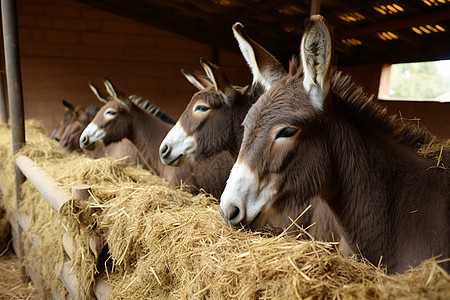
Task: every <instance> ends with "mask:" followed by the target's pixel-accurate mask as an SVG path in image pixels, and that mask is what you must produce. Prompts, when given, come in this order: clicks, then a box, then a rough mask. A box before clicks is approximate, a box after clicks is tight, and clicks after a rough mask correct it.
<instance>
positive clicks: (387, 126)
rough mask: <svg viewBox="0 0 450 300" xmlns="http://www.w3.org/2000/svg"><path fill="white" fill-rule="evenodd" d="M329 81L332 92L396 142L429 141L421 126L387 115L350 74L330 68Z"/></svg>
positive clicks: (417, 143) (423, 142)
mask: <svg viewBox="0 0 450 300" xmlns="http://www.w3.org/2000/svg"><path fill="white" fill-rule="evenodd" d="M330 81H331V82H330V84H331V91H332V92H333V94H335V95H336V96H338V97H339V98H341V99H342V100H344V101H345V102H347V103H348V104H350V105H351V107H352V108H354V109H355V111H357V112H359V113H360V114H361V115H362V116H363V117H364V118H366V119H367V120H370V121H371V122H372V123H373V124H375V126H376V127H377V128H379V129H380V130H382V132H384V133H385V134H387V135H390V136H391V137H392V138H393V139H394V140H395V141H396V142H398V143H400V144H403V145H406V146H411V147H414V148H418V147H420V146H422V145H423V144H426V143H429V142H431V140H432V138H433V137H432V136H431V135H430V134H429V133H428V132H427V131H426V130H425V129H423V128H422V127H419V126H417V125H413V124H412V123H405V122H404V120H403V119H401V118H398V117H397V116H395V115H391V116H390V115H388V114H387V110H386V108H383V107H381V106H380V104H378V103H376V100H374V96H373V95H368V94H366V93H365V92H364V90H363V88H362V87H361V86H359V85H357V84H356V83H355V82H353V80H352V78H351V76H350V75H347V74H344V73H343V72H341V71H335V70H332V72H331V80H330Z"/></svg>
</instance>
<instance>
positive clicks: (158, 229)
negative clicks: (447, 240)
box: [0, 121, 450, 299]
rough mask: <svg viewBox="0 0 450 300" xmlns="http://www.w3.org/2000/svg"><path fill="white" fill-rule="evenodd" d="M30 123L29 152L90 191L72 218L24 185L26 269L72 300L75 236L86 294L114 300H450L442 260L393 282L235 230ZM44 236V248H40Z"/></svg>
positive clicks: (284, 241)
mask: <svg viewBox="0 0 450 300" xmlns="http://www.w3.org/2000/svg"><path fill="white" fill-rule="evenodd" d="M26 124H27V127H26V128H27V131H26V133H27V146H26V147H25V149H24V150H23V151H22V154H25V155H27V156H29V157H30V158H31V159H33V160H34V161H35V162H36V163H37V164H38V165H39V166H41V167H42V168H43V169H45V170H46V171H47V172H48V173H49V174H50V175H51V176H52V177H53V178H54V179H55V180H56V181H58V182H60V183H61V184H62V185H63V186H64V187H65V188H67V189H68V190H70V189H71V188H72V187H73V186H75V185H77V184H88V185H90V186H91V188H92V189H91V190H92V193H91V197H90V198H89V199H88V200H86V201H76V200H73V202H72V203H71V207H72V209H71V210H69V213H67V214H66V215H64V216H59V215H57V214H56V213H54V212H53V210H52V209H51V208H50V207H49V205H47V204H46V202H45V200H43V199H42V197H41V196H40V195H39V194H38V193H37V191H36V190H35V189H34V187H32V186H31V185H30V184H29V183H25V184H24V185H23V186H22V192H23V196H24V200H23V202H22V204H21V206H20V210H21V211H28V212H32V216H33V217H32V219H33V222H32V225H31V226H30V229H29V231H28V233H27V234H26V235H25V237H24V239H25V240H26V241H27V242H25V248H26V249H25V250H26V251H25V253H26V260H25V264H26V267H27V268H34V267H36V270H37V271H38V272H40V274H41V276H43V277H44V278H45V282H46V283H47V287H46V288H47V289H48V290H49V291H50V292H52V293H59V294H63V293H64V291H63V288H62V285H61V283H60V282H59V278H58V277H59V274H60V272H59V270H60V268H61V266H62V264H63V262H64V259H65V254H64V252H63V248H62V243H61V238H62V235H63V234H64V232H68V233H69V235H70V236H72V237H73V238H74V243H75V253H74V259H73V267H74V268H76V269H77V270H78V278H79V280H80V286H81V288H82V289H83V290H85V291H87V289H88V287H89V286H90V284H92V283H93V282H94V281H95V280H96V279H98V278H100V277H101V278H103V279H104V280H105V281H106V282H107V283H108V285H109V286H110V287H111V288H112V290H111V294H110V298H111V299H117V298H122V299H144V298H152V299H153V298H164V299H167V298H177V299H178V298H182V299H202V298H212V299H223V298H238V299H254V298H269V299H272V298H275V299H287V298H290V299H292V298H313V299H340V298H343V297H345V298H367V299H380V298H382V299H384V298H398V299H401V298H403V299H405V298H408V299H423V298H427V299H445V298H449V297H450V276H449V275H448V274H447V273H446V272H445V271H444V270H442V269H441V268H440V267H439V266H438V265H437V263H436V261H434V260H430V261H426V262H424V263H423V264H422V265H420V266H419V267H416V268H414V269H412V270H410V271H409V272H407V273H406V274H403V275H391V276H388V275H386V273H385V272H384V270H383V269H380V268H377V267H375V266H372V265H371V264H369V263H367V262H365V261H364V260H363V259H361V258H358V257H352V258H344V257H342V256H341V255H340V254H339V253H338V251H337V250H336V248H337V245H336V244H333V243H323V242H318V241H311V240H306V239H304V240H302V239H300V240H295V239H293V238H290V237H287V236H285V235H279V236H272V235H271V234H270V232H267V233H252V232H247V231H244V230H235V229H232V228H229V227H227V226H226V225H225V224H224V222H223V220H222V219H221V217H220V215H219V213H218V202H217V200H216V199H214V198H212V197H211V196H209V195H207V194H199V195H196V196H192V195H191V194H189V193H187V192H184V191H182V190H181V189H179V188H175V187H173V186H171V185H170V184H168V183H167V182H166V181H164V180H162V179H161V178H159V177H157V176H154V175H152V174H151V173H149V172H148V171H145V170H142V169H141V168H136V167H133V166H129V165H126V164H125V163H123V162H120V161H115V160H112V159H109V158H102V159H97V160H92V159H90V158H86V157H84V156H79V155H77V154H68V153H64V152H61V151H60V150H59V148H58V145H57V144H56V143H54V142H52V141H50V140H49V139H48V137H47V136H46V134H45V130H43V127H42V124H40V123H38V122H36V121H27V123H26ZM2 126H3V127H1V128H0V138H1V141H2V142H1V144H0V152H1V153H2V154H5V156H2V157H3V159H2V160H1V161H0V168H1V169H0V170H1V174H0V182H1V183H2V184H3V185H4V186H7V187H8V189H7V191H5V198H4V199H5V200H4V204H5V207H6V210H7V211H8V213H13V214H15V210H14V207H15V205H14V204H13V201H12V200H11V199H13V198H12V197H11V195H12V194H13V191H11V187H13V179H14V178H13V177H12V176H11V173H12V164H11V163H10V162H11V153H10V152H9V150H7V149H9V148H11V146H10V142H9V143H8V139H7V137H6V135H8V134H10V131H9V129H8V128H7V126H6V125H2ZM9 140H10V139H9ZM447 146H448V144H447ZM447 146H446V147H447ZM442 147H443V146H442ZM439 149H440V148H439V147H438V150H439ZM433 151H436V149H434V150H433ZM87 235H98V236H101V238H102V240H103V242H104V244H105V246H106V247H105V249H107V250H105V252H106V251H107V253H105V255H101V256H100V257H97V256H96V255H94V254H93V253H92V251H90V250H89V247H88V242H87V239H86V236H87ZM36 237H39V239H40V244H39V245H34V244H33V239H34V240H35V238H36ZM374 242H375V241H374ZM35 244H36V243H35ZM37 248H39V250H37Z"/></svg>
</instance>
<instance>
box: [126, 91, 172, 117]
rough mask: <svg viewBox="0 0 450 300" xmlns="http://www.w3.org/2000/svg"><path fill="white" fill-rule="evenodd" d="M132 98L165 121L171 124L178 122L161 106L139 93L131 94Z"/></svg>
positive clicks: (135, 102)
mask: <svg viewBox="0 0 450 300" xmlns="http://www.w3.org/2000/svg"><path fill="white" fill-rule="evenodd" d="M130 99H131V101H132V102H133V103H134V104H136V105H137V106H139V107H140V108H142V109H143V110H145V111H147V112H149V113H150V114H152V115H154V116H155V117H157V118H159V119H161V120H163V121H164V122H166V123H169V124H175V123H176V121H175V120H174V119H173V118H172V117H171V116H169V115H168V114H167V113H166V112H164V111H162V110H161V108H159V106H157V105H155V104H153V103H151V102H150V100H148V99H144V98H143V97H141V96H138V95H131V96H130Z"/></svg>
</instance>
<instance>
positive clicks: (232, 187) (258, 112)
mask: <svg viewBox="0 0 450 300" xmlns="http://www.w3.org/2000/svg"><path fill="white" fill-rule="evenodd" d="M311 28H314V29H320V30H328V29H327V26H326V24H325V21H324V20H323V19H322V18H321V17H319V16H314V17H312V18H311V19H310V22H309V23H308V26H307V27H306V31H305V35H304V37H303V40H305V39H307V40H309V39H311V40H313V41H315V42H316V43H318V44H320V43H323V45H326V44H327V43H331V40H326V41H323V40H322V39H315V38H317V36H315V34H314V32H316V30H310V29H311ZM311 33H313V34H311ZM320 36H323V35H320ZM302 45H304V43H302ZM323 45H322V46H323ZM330 47H331V46H330ZM330 47H329V48H328V49H327V51H328V52H331V51H332V49H331V48H330ZM302 50H303V49H302ZM301 53H302V55H306V56H307V57H305V58H303V61H305V60H310V61H314V60H316V61H318V59H317V57H309V56H310V55H312V56H314V55H316V54H315V53H314V52H313V53H312V54H308V51H301ZM325 56H326V57H328V58H327V59H326V61H325V64H326V65H328V66H326V67H325V68H326V69H327V68H329V62H330V60H331V56H330V55H328V54H326V55H325ZM319 63H322V64H323V63H324V62H319ZM313 65H315V64H312V65H311V66H313ZM311 66H309V67H311ZM319 67H322V66H319ZM304 68H306V69H307V68H308V66H305V65H304V64H303V65H302V66H300V65H294V67H293V68H292V69H293V70H291V72H290V73H289V74H285V76H284V77H283V78H282V79H280V80H279V81H278V82H276V83H274V84H273V85H272V86H271V89H270V90H269V91H267V92H266V93H265V94H264V95H263V96H262V97H261V99H260V100H259V101H258V102H257V103H256V104H255V105H254V106H253V107H252V108H251V109H250V111H249V113H248V114H247V116H246V118H245V120H244V127H245V130H244V137H243V143H242V146H241V149H240V153H239V156H238V161H237V163H236V165H235V166H234V167H233V171H232V173H231V175H230V179H229V181H228V185H227V187H226V189H225V191H224V193H223V196H222V201H221V211H222V214H223V215H224V217H225V219H226V221H227V222H231V223H233V224H234V223H236V222H241V223H242V222H243V223H246V222H250V223H251V222H252V221H253V220H252V219H249V218H248V216H249V213H251V214H252V215H257V217H258V218H260V217H261V215H264V214H265V212H266V211H271V209H270V206H272V205H277V203H278V202H279V200H280V199H282V198H281V197H280V195H285V194H295V195H297V199H296V203H297V205H300V204H301V203H304V202H305V201H307V200H308V199H309V198H311V197H313V196H315V195H318V194H319V195H320V196H321V197H322V199H324V201H325V202H326V203H327V205H328V206H329V208H330V209H331V210H332V212H333V214H334V215H335V216H336V219H337V221H338V223H339V226H340V227H341V230H342V231H341V232H342V238H343V241H342V243H341V245H340V248H341V251H342V252H343V253H344V254H351V253H361V254H362V255H363V256H364V257H366V258H367V259H368V260H369V261H371V262H372V263H373V264H378V263H379V262H380V260H381V262H382V263H383V264H384V265H385V266H386V267H387V269H388V272H391V273H394V272H404V271H405V270H406V269H407V268H408V266H411V265H413V266H414V265H417V264H419V263H420V262H421V261H423V260H425V259H427V258H430V257H433V256H439V255H440V256H441V258H444V259H447V258H449V245H450V209H449V207H450V172H449V171H448V170H446V169H442V168H437V167H435V162H434V161H433V160H430V159H427V158H425V157H422V156H419V155H417V153H416V151H417V149H418V146H419V145H420V144H423V143H426V142H428V141H429V140H430V138H431V137H430V136H429V135H428V134H427V133H426V132H425V131H423V130H421V129H418V128H412V127H410V126H405V124H403V123H401V122H400V121H397V120H395V119H394V118H391V117H389V116H387V114H386V112H385V110H383V109H381V108H380V107H379V106H378V105H377V104H376V103H375V102H374V101H372V98H371V97H368V96H366V95H365V94H364V93H363V91H362V89H361V88H360V87H358V86H357V85H356V84H354V83H353V82H352V81H351V79H350V77H348V76H345V75H342V74H341V73H335V74H333V73H332V74H331V81H330V80H329V79H327V76H323V77H321V78H319V77H316V76H313V75H311V74H313V72H311V70H307V71H306V70H303V71H304V72H301V71H302V69H304ZM329 71H330V70H325V71H324V72H323V73H324V74H326V73H327V72H329ZM322 81H328V82H322ZM305 82H306V85H307V87H305ZM327 85H330V86H331V88H330V92H328V91H327V88H326V86H327ZM313 89H316V90H315V91H313V92H311V91H312V90H313ZM247 170H248V173H246V174H243V173H242V172H243V171H247ZM239 172H241V173H239ZM243 176H244V177H243ZM242 178H248V179H253V178H254V180H255V182H254V183H253V184H254V185H257V186H259V188H258V189H255V188H254V187H253V186H252V185H251V184H247V185H242V184H241V185H239V184H240V183H239V180H241V179H242ZM239 188H240V189H239ZM246 189H248V190H246ZM250 191H256V192H255V196H254V197H255V198H249V197H253V195H252V194H251V192H250ZM249 195H250V196H249ZM254 199H257V201H258V202H255V201H256V200H254ZM290 199H291V201H292V199H293V198H290ZM273 203H275V204H273ZM255 205H259V207H260V208H259V209H260V210H258V211H257V212H255V209H257V208H255ZM280 205H283V204H280ZM284 205H295V204H294V203H286V204H284ZM441 265H442V266H443V267H444V268H445V269H447V270H449V268H450V264H449V262H448V261H445V262H443V263H442V264H441Z"/></svg>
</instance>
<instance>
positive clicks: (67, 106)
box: [62, 99, 75, 112]
mask: <svg viewBox="0 0 450 300" xmlns="http://www.w3.org/2000/svg"><path fill="white" fill-rule="evenodd" d="M62 105H63V106H64V109H65V110H66V111H69V112H70V111H74V110H75V105H73V104H72V103H69V102H67V101H66V100H65V99H63V100H62Z"/></svg>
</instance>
